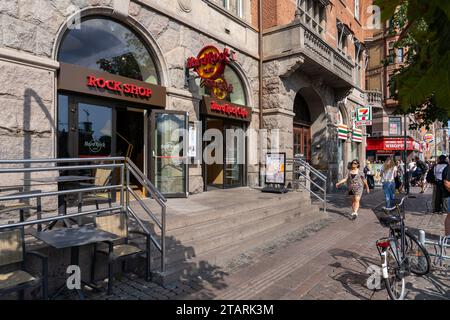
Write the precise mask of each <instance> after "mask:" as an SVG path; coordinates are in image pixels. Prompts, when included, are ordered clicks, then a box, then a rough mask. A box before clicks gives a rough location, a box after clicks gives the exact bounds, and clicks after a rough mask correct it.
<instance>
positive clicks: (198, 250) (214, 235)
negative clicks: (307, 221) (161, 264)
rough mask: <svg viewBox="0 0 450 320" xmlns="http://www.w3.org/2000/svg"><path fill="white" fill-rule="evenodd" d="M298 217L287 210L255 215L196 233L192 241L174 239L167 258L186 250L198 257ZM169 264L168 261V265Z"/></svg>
mask: <svg viewBox="0 0 450 320" xmlns="http://www.w3.org/2000/svg"><path fill="white" fill-rule="evenodd" d="M299 216H301V213H300V212H299V211H297V210H296V209H292V208H289V209H287V210H285V211H281V212H275V213H273V214H270V215H268V216H265V214H264V213H262V214H261V216H259V215H256V214H255V217H254V218H253V219H252V220H250V221H248V222H245V223H236V224H234V225H230V226H229V227H228V228H226V229H225V230H222V231H221V232H219V231H218V232H214V230H212V231H211V230H207V231H205V233H198V234H197V235H196V237H195V238H194V239H191V240H189V241H180V240H179V239H178V238H174V239H175V241H176V243H175V244H174V245H173V246H171V245H170V244H169V246H168V250H167V256H168V257H170V255H171V254H173V255H178V254H179V252H180V251H186V249H188V248H192V249H193V251H194V254H195V255H200V254H203V253H204V252H206V251H209V250H213V249H215V248H217V247H222V246H226V245H229V244H232V243H234V242H236V241H239V240H240V239H243V238H246V237H250V236H252V235H253V234H256V233H258V232H260V231H264V230H266V229H269V228H271V227H273V226H277V225H280V224H284V223H287V222H289V221H290V220H292V219H295V218H296V217H299ZM219 223H220V222H219ZM223 225H226V222H223ZM170 262H171V261H168V263H170Z"/></svg>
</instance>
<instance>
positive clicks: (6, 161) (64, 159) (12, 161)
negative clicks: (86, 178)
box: [0, 157, 125, 164]
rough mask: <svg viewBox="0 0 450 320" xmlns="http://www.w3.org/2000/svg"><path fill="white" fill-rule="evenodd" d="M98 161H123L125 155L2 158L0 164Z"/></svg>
mask: <svg viewBox="0 0 450 320" xmlns="http://www.w3.org/2000/svg"><path fill="white" fill-rule="evenodd" d="M99 161H125V157H108V158H55V159H45V158H41V159H16V160H11V159H3V160H0V164H21V163H46V162H48V163H59V162H99Z"/></svg>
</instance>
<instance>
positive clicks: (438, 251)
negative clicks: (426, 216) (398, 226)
mask: <svg viewBox="0 0 450 320" xmlns="http://www.w3.org/2000/svg"><path fill="white" fill-rule="evenodd" d="M419 242H420V243H421V244H422V245H423V246H424V247H425V248H427V251H428V254H429V256H430V257H434V261H433V264H434V265H439V266H441V267H442V265H443V264H444V262H445V260H449V261H450V252H449V251H447V249H448V250H450V236H439V241H433V240H429V239H426V236H425V231H424V230H419ZM431 246H432V248H433V251H431V250H430V247H431Z"/></svg>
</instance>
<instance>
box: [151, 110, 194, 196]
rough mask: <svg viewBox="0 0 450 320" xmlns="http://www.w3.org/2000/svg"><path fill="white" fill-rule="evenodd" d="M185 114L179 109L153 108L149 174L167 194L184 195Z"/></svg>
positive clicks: (185, 183) (185, 157) (186, 177)
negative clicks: (150, 171)
mask: <svg viewBox="0 0 450 320" xmlns="http://www.w3.org/2000/svg"><path fill="white" fill-rule="evenodd" d="M187 132H188V116H187V113H186V112H179V111H167V110H161V111H153V114H152V125H151V134H150V137H151V140H152V158H153V162H152V165H151V168H152V177H153V182H154V184H155V186H156V187H157V188H158V189H159V190H160V191H161V192H162V193H163V194H164V195H166V196H168V197H171V196H173V197H180V196H184V197H187V195H188V161H187V159H188V158H187V151H188V147H187V145H188V135H187Z"/></svg>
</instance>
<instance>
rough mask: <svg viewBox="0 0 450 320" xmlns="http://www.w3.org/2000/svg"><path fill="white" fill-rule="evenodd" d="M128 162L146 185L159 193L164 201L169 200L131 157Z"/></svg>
mask: <svg viewBox="0 0 450 320" xmlns="http://www.w3.org/2000/svg"><path fill="white" fill-rule="evenodd" d="M126 163H127V164H128V165H129V166H130V167H131V168H132V169H133V170H134V173H135V175H138V176H140V177H141V179H142V180H143V181H145V184H146V186H148V187H149V189H152V190H153V192H155V193H156V194H157V195H158V198H160V199H161V200H162V201H164V202H167V199H166V197H164V195H163V194H162V193H161V192H160V191H159V190H158V189H157V188H155V187H154V186H153V184H152V183H151V181H150V180H149V179H148V178H147V177H146V176H145V174H144V173H143V172H142V171H141V170H139V168H138V167H137V166H136V165H135V164H134V163H133V161H131V159H130V158H127V159H126Z"/></svg>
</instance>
